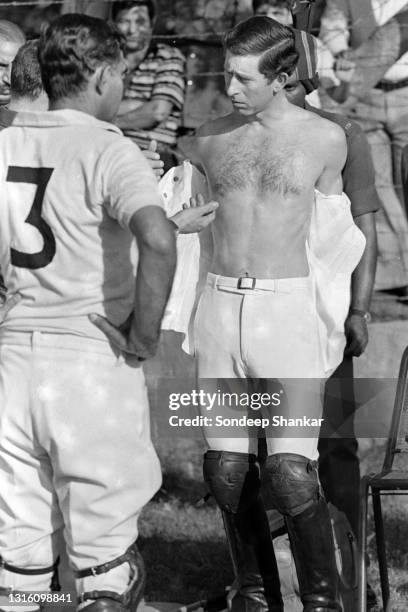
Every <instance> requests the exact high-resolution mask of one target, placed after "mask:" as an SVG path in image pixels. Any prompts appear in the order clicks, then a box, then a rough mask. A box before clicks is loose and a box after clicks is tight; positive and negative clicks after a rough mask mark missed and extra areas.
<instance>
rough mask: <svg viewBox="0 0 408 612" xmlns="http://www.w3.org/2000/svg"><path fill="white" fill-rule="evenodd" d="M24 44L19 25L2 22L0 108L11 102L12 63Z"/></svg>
mask: <svg viewBox="0 0 408 612" xmlns="http://www.w3.org/2000/svg"><path fill="white" fill-rule="evenodd" d="M24 42H25V36H24V34H23V32H22V31H21V30H20V28H19V27H18V26H17V25H15V24H14V23H12V22H11V21H6V20H5V19H1V20H0V106H2V105H7V104H8V103H9V102H10V70H11V63H12V61H13V59H14V58H15V56H16V53H17V51H18V50H19V48H20V47H21V45H22V44H24Z"/></svg>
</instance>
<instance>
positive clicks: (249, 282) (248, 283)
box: [237, 276, 256, 289]
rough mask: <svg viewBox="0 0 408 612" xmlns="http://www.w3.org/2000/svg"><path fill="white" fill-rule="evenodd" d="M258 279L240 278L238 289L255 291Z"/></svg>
mask: <svg viewBox="0 0 408 612" xmlns="http://www.w3.org/2000/svg"><path fill="white" fill-rule="evenodd" d="M255 284H256V278H253V277H252V276H240V277H239V279H238V284H237V288H238V289H255Z"/></svg>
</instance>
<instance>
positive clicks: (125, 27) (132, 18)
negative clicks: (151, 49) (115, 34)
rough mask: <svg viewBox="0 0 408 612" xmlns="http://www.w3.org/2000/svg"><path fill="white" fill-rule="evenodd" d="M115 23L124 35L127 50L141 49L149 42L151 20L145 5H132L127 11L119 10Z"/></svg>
mask: <svg viewBox="0 0 408 612" xmlns="http://www.w3.org/2000/svg"><path fill="white" fill-rule="evenodd" d="M116 25H117V27H118V29H119V30H120V31H121V33H122V34H123V35H124V36H125V37H126V47H127V50H128V51H142V50H143V49H144V48H145V47H147V46H148V45H149V43H150V39H151V37H152V22H151V21H150V17H149V11H148V9H147V6H134V7H133V8H131V9H129V10H127V11H120V12H119V13H118V16H117V17H116Z"/></svg>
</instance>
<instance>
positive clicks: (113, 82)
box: [99, 53, 127, 122]
mask: <svg viewBox="0 0 408 612" xmlns="http://www.w3.org/2000/svg"><path fill="white" fill-rule="evenodd" d="M126 73H127V64H126V61H125V59H124V57H123V54H122V53H121V54H120V60H119V61H118V63H117V64H113V65H108V66H107V67H106V72H105V78H106V81H105V89H104V95H103V100H102V105H101V112H100V113H99V119H101V120H102V121H110V122H112V121H113V120H114V119H115V117H116V115H117V112H118V110H119V106H120V103H121V101H122V98H123V82H124V79H125V76H126Z"/></svg>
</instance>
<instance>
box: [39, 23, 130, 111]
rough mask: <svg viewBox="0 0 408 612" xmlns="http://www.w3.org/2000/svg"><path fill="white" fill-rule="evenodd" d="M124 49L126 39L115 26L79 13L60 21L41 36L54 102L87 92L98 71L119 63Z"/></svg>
mask: <svg viewBox="0 0 408 612" xmlns="http://www.w3.org/2000/svg"><path fill="white" fill-rule="evenodd" d="M123 49H124V38H123V36H122V35H121V34H120V32H119V31H118V30H117V28H116V26H115V25H114V24H112V23H109V22H107V21H104V20H102V19H97V18H96V17H89V16H88V15H80V14H77V13H68V14H67V15H63V16H62V17H59V18H58V19H56V20H55V21H54V22H53V23H52V24H51V25H50V26H48V28H47V29H46V30H45V32H43V34H42V35H41V38H40V46H39V59H40V65H41V73H42V79H43V83H44V89H45V91H46V93H47V95H48V97H49V99H50V101H51V102H55V101H56V100H60V99H61V98H65V97H69V96H73V95H76V94H78V93H80V92H81V91H83V90H84V89H85V87H86V84H87V81H88V78H89V77H90V76H91V75H92V74H93V73H94V72H95V70H96V68H97V67H98V66H100V65H102V64H111V65H114V64H116V63H117V62H119V60H120V52H121V51H122V50H123Z"/></svg>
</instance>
